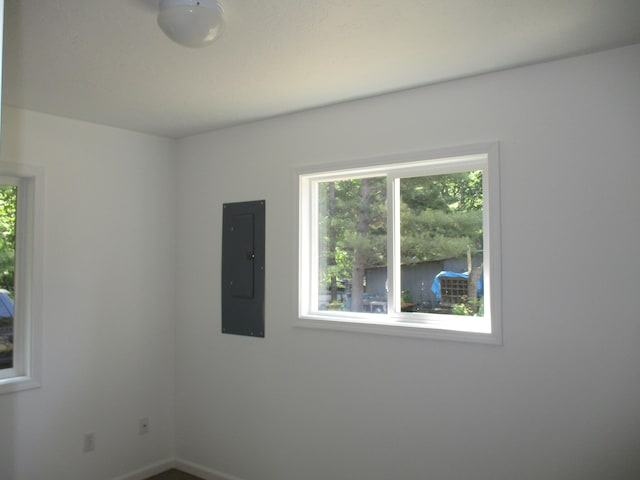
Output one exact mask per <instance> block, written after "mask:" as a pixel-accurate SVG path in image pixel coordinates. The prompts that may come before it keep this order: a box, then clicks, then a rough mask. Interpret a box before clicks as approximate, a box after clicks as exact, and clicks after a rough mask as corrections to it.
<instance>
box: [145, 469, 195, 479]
mask: <svg viewBox="0 0 640 480" xmlns="http://www.w3.org/2000/svg"><path fill="white" fill-rule="evenodd" d="M147 480H202V479H201V478H200V477H194V476H193V475H189V474H188V473H184V472H181V471H180V470H176V469H175V468H172V469H171V470H167V471H166V472H164V473H160V474H158V475H154V476H153V477H149V478H148V479H147Z"/></svg>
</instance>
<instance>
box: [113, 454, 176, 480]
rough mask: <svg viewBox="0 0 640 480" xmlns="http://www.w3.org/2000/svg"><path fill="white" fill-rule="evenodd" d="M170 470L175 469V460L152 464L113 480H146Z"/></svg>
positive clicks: (170, 459)
mask: <svg viewBox="0 0 640 480" xmlns="http://www.w3.org/2000/svg"><path fill="white" fill-rule="evenodd" d="M171 468H176V460H175V458H169V459H166V460H161V461H159V462H156V463H152V464H151V465H147V466H146V467H142V468H139V469H137V470H134V471H133V472H129V473H127V474H126V475H122V476H120V477H116V478H114V479H113V480H145V479H146V478H149V477H152V476H153V475H157V474H159V473H162V472H166V471H167V470H169V469H171Z"/></svg>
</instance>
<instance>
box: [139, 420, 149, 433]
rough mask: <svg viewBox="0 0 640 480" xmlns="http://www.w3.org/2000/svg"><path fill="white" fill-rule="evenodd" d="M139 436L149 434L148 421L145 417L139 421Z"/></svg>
mask: <svg viewBox="0 0 640 480" xmlns="http://www.w3.org/2000/svg"><path fill="white" fill-rule="evenodd" d="M139 426H140V435H146V434H147V433H149V419H148V418H147V417H145V418H141V419H140V425H139Z"/></svg>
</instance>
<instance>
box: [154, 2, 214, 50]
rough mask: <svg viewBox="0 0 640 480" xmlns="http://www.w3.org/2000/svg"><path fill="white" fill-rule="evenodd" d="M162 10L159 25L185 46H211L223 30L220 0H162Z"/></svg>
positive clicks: (168, 35)
mask: <svg viewBox="0 0 640 480" xmlns="http://www.w3.org/2000/svg"><path fill="white" fill-rule="evenodd" d="M159 7H160V11H159V13H158V25H159V26H160V28H161V29H162V31H163V32H164V33H165V34H166V35H167V37H169V38H170V39H171V40H173V41H174V42H176V43H179V44H180V45H184V46H185V47H204V46H205V45H209V44H210V43H211V42H213V41H214V40H215V39H216V38H217V37H218V36H219V35H220V33H221V31H222V26H223V23H224V22H223V18H222V6H221V5H220V2H218V1H217V0H199V1H196V0H160V5H159Z"/></svg>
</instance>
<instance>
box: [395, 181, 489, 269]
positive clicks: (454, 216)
mask: <svg viewBox="0 0 640 480" xmlns="http://www.w3.org/2000/svg"><path fill="white" fill-rule="evenodd" d="M400 196H401V199H402V204H401V206H400V222H401V223H400V233H401V256H402V262H403V263H417V262H424V261H430V260H442V259H446V258H459V257H463V256H464V255H466V252H467V246H470V247H471V249H472V253H476V252H477V251H479V250H482V171H471V172H465V173H454V174H448V175H433V176H428V177H412V178H405V179H402V180H401V187H400Z"/></svg>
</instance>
